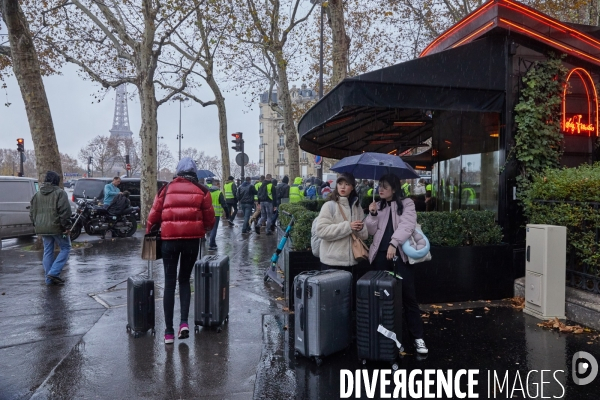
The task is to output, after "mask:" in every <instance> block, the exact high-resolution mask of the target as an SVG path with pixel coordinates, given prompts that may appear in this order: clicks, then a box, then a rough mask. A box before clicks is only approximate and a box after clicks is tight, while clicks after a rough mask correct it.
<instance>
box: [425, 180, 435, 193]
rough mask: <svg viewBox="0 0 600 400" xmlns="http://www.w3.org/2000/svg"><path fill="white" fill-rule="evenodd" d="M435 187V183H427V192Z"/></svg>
mask: <svg viewBox="0 0 600 400" xmlns="http://www.w3.org/2000/svg"><path fill="white" fill-rule="evenodd" d="M432 188H433V185H432V184H431V182H429V183H428V184H427V185H425V192H431V191H432V190H431V189H432Z"/></svg>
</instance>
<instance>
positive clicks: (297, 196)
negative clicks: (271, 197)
mask: <svg viewBox="0 0 600 400" xmlns="http://www.w3.org/2000/svg"><path fill="white" fill-rule="evenodd" d="M301 200H304V190H303V187H302V178H300V177H299V176H298V177H296V178H294V184H293V185H292V186H290V203H297V202H299V201H301Z"/></svg>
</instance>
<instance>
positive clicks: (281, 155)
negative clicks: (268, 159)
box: [279, 151, 284, 161]
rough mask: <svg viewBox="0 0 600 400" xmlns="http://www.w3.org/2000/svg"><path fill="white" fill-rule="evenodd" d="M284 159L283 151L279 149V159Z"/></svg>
mask: <svg viewBox="0 0 600 400" xmlns="http://www.w3.org/2000/svg"><path fill="white" fill-rule="evenodd" d="M283 160H284V152H283V151H280V152H279V161H283Z"/></svg>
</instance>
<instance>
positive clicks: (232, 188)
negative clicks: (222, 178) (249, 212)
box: [223, 176, 238, 226]
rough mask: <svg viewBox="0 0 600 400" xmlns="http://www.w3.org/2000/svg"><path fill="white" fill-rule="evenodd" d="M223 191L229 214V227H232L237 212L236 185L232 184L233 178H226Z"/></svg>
mask: <svg viewBox="0 0 600 400" xmlns="http://www.w3.org/2000/svg"><path fill="white" fill-rule="evenodd" d="M223 189H224V191H225V201H226V202H227V212H228V213H229V226H233V220H234V219H235V216H236V215H237V212H238V208H237V203H238V198H237V185H236V184H235V182H234V178H233V176H230V177H229V178H227V182H226V183H225V185H223Z"/></svg>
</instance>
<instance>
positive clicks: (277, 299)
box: [275, 297, 283, 301]
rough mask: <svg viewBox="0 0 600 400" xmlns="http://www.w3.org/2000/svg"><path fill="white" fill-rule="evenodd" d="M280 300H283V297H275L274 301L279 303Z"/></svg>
mask: <svg viewBox="0 0 600 400" xmlns="http://www.w3.org/2000/svg"><path fill="white" fill-rule="evenodd" d="M281 300H283V297H277V298H276V299H275V301H281Z"/></svg>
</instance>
